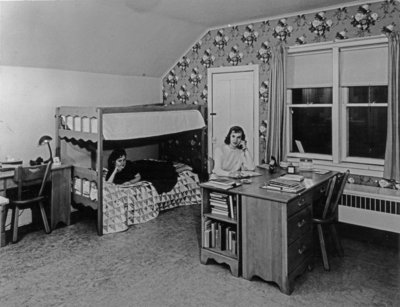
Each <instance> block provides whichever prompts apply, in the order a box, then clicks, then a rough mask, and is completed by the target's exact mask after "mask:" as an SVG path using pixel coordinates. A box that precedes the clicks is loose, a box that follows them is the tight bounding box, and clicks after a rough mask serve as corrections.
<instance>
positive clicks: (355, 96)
mask: <svg viewBox="0 0 400 307" xmlns="http://www.w3.org/2000/svg"><path fill="white" fill-rule="evenodd" d="M387 100H388V88H387V86H352V87H349V103H387V102H388V101H387Z"/></svg>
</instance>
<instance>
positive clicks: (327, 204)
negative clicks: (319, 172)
mask: <svg viewBox="0 0 400 307" xmlns="http://www.w3.org/2000/svg"><path fill="white" fill-rule="evenodd" d="M336 180H337V176H334V177H333V178H331V179H330V180H329V183H328V188H327V193H326V198H325V205H324V211H323V212H322V218H323V219H325V218H326V216H327V214H328V212H329V207H330V205H331V201H332V197H333V193H334V190H335V185H336Z"/></svg>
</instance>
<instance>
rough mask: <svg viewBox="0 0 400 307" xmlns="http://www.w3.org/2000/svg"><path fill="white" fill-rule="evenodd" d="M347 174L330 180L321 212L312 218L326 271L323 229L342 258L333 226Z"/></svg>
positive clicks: (341, 174) (340, 245) (326, 256)
mask: <svg viewBox="0 0 400 307" xmlns="http://www.w3.org/2000/svg"><path fill="white" fill-rule="evenodd" d="M349 174H350V171H349V170H347V171H346V172H345V173H339V174H337V175H336V176H335V177H333V178H332V179H331V180H330V182H329V185H328V189H327V193H326V198H325V204H324V206H323V210H322V212H321V213H320V214H315V215H314V217H313V223H314V224H316V225H317V231H318V239H319V245H320V248H321V253H322V260H323V262H324V268H325V270H327V271H329V270H330V266H329V261H328V254H327V251H326V239H325V236H324V228H325V230H328V231H329V232H330V235H331V237H332V240H333V243H334V245H335V248H336V251H337V252H338V254H339V256H341V257H343V247H342V244H341V243H340V239H339V236H338V235H337V231H336V228H335V224H336V223H337V209H338V205H339V201H340V198H341V197H342V194H343V190H344V186H345V185H346V182H347V178H348V177H349Z"/></svg>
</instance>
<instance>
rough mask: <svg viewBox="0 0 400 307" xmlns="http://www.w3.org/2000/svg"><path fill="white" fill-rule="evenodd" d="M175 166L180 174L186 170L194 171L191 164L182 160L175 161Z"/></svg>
mask: <svg viewBox="0 0 400 307" xmlns="http://www.w3.org/2000/svg"><path fill="white" fill-rule="evenodd" d="M174 166H175V169H176V172H177V173H178V174H179V173H182V172H184V171H193V168H192V167H191V166H189V165H187V164H184V163H181V162H174Z"/></svg>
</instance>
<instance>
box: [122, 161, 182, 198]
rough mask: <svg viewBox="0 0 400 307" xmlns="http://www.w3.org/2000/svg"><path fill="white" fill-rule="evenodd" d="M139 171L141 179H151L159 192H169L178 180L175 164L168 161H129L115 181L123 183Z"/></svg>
mask: <svg viewBox="0 0 400 307" xmlns="http://www.w3.org/2000/svg"><path fill="white" fill-rule="evenodd" d="M137 173H139V174H140V177H141V180H144V181H149V182H151V183H152V184H153V186H154V188H155V189H156V190H157V192H158V193H159V194H161V193H164V192H169V191H171V190H172V189H173V187H174V186H175V184H176V183H177V180H178V174H177V172H176V170H175V167H174V165H173V164H172V163H171V162H167V161H156V160H137V161H127V162H126V166H125V168H124V169H123V170H122V171H121V172H119V173H117V174H116V176H115V178H114V183H116V184H122V183H124V182H127V181H129V180H132V179H133V178H134V177H135V175H136V174H137Z"/></svg>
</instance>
